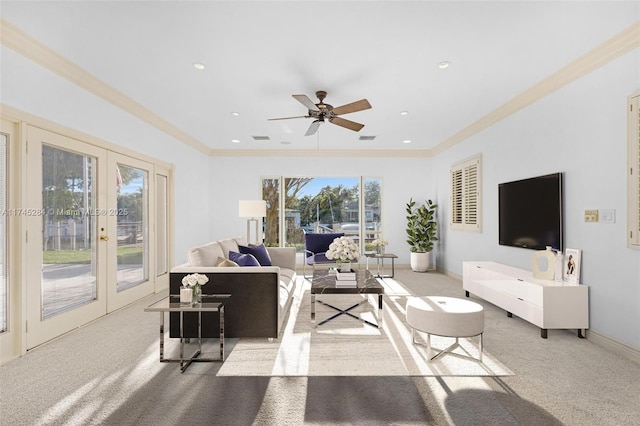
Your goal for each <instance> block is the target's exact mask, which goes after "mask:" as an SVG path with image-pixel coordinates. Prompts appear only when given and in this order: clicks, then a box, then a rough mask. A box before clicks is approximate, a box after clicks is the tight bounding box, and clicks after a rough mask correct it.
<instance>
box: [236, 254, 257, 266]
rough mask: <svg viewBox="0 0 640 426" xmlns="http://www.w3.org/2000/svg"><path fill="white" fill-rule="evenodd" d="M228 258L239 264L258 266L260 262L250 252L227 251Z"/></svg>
mask: <svg viewBox="0 0 640 426" xmlns="http://www.w3.org/2000/svg"><path fill="white" fill-rule="evenodd" d="M229 260H233V261H234V262H236V263H237V264H238V265H240V266H260V262H258V259H256V258H255V257H254V256H253V255H252V254H243V253H238V252H236V251H229Z"/></svg>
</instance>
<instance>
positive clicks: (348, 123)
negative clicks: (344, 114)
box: [329, 117, 364, 132]
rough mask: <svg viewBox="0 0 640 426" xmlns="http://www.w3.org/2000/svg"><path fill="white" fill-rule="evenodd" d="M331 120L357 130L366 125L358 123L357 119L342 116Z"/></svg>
mask: <svg viewBox="0 0 640 426" xmlns="http://www.w3.org/2000/svg"><path fill="white" fill-rule="evenodd" d="M329 122H331V123H333V124H337V125H338V126H341V127H344V128H346V129H349V130H353V131H355V132H359V131H360V129H362V128H363V127H364V124H360V123H356V122H355V121H351V120H345V119H344V118H341V117H333V118H332V119H331V120H329Z"/></svg>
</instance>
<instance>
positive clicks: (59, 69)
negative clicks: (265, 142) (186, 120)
mask: <svg viewBox="0 0 640 426" xmlns="http://www.w3.org/2000/svg"><path fill="white" fill-rule="evenodd" d="M0 43H2V44H3V45H4V46H6V47H7V48H9V49H11V50H13V51H15V52H16V53H18V54H20V55H22V56H24V57H26V58H28V59H31V60H32V61H34V62H36V63H38V64H40V65H41V66H43V67H45V68H47V69H49V70H51V71H52V72H54V73H56V74H58V75H60V76H62V77H63V78H66V79H67V80H69V81H71V82H72V83H74V84H76V85H78V86H79V87H81V88H83V89H84V90H86V91H88V92H90V93H93V94H94V95H96V96H98V97H101V98H102V99H105V100H106V101H108V102H110V103H112V104H113V105H115V106H117V107H118V108H121V109H122V110H124V111H127V112H129V113H131V114H132V115H134V116H136V117H138V118H139V119H141V120H143V121H144V122H146V123H148V124H150V125H151V126H153V127H156V128H157V129H159V130H161V131H162V132H164V133H166V134H168V135H170V136H172V137H174V138H176V139H177V140H179V141H181V142H183V143H184V144H186V145H188V146H190V147H192V148H194V149H196V150H198V151H200V152H202V153H204V154H206V155H209V156H212V157H255V156H261V157H309V156H313V157H396V158H400V157H433V156H437V155H439V154H440V153H442V152H444V151H446V150H448V149H449V148H451V147H453V146H455V145H457V144H459V143H461V142H463V141H465V140H467V139H468V138H470V137H472V136H474V135H476V134H478V133H480V132H482V131H483V130H485V129H487V128H489V127H491V126H493V125H494V124H496V123H498V122H499V121H501V120H504V119H505V118H507V117H508V116H510V115H512V114H514V113H516V112H518V111H520V110H521V109H523V108H526V107H527V106H529V105H531V104H533V103H534V102H537V101H538V100H540V99H542V98H543V97H545V96H547V95H548V94H550V93H553V92H555V91H557V90H559V89H560V88H562V87H564V86H566V85H567V84H570V83H572V82H573V81H576V80H578V79H580V78H582V77H584V76H585V75H587V74H589V73H590V72H592V71H594V70H596V69H598V68H600V67H602V66H604V65H606V64H608V63H609V62H611V61H613V60H615V59H617V58H618V57H620V56H622V55H624V54H626V53H628V52H630V51H631V50H633V49H636V48H638V47H639V46H640V21H638V22H636V23H634V24H633V25H631V26H630V27H628V28H627V29H625V30H624V31H622V32H620V33H619V34H617V35H615V36H613V37H612V38H610V39H608V40H606V41H605V42H604V43H602V44H600V45H599V46H597V47H596V48H594V49H592V50H591V51H589V52H587V53H586V54H584V55H583V56H581V57H579V58H578V59H576V60H575V61H573V62H571V63H569V64H568V65H567V66H565V67H564V68H561V69H560V70H558V71H556V72H555V73H553V74H551V75H550V76H548V77H547V78H545V79H544V80H542V81H540V82H539V83H537V84H535V85H533V86H532V87H530V88H529V89H527V90H525V91H524V92H522V93H520V94H519V95H517V96H516V97H514V98H512V99H511V100H510V101H508V102H506V103H505V104H503V105H501V106H500V107H498V108H496V109H495V110H493V111H492V112H490V113H489V114H487V115H485V116H484V117H482V118H480V119H479V120H477V121H475V122H473V123H471V124H469V125H468V126H466V127H465V128H463V129H462V130H460V131H459V132H457V133H455V134H454V135H452V136H450V137H449V138H447V139H445V140H444V141H442V142H441V143H439V144H438V145H437V146H435V147H434V148H431V149H427V150H411V151H409V150H407V151H405V150H362V151H359V150H285V149H274V150H265V149H262V150H253V149H252V150H234V149H231V150H220V149H212V148H210V147H209V146H207V145H205V144H203V143H202V142H200V141H199V140H197V139H195V138H194V137H192V136H190V135H188V134H187V133H186V132H184V131H182V130H180V129H178V128H177V127H176V126H174V125H173V124H171V123H169V122H168V121H166V120H165V119H163V118H162V117H160V116H158V115H157V114H155V113H153V112H152V111H150V110H149V109H147V108H145V107H144V106H143V105H141V104H139V103H138V102H136V101H134V100H133V99H131V98H129V97H127V96H126V95H124V94H122V93H120V92H119V91H117V90H116V89H114V88H113V87H111V86H109V85H108V84H106V83H104V82H103V81H101V80H99V79H97V78H96V77H94V76H93V75H92V74H90V73H88V72H87V71H85V70H84V69H82V68H80V67H79V66H77V65H76V64H74V63H72V62H71V61H69V60H67V59H65V58H64V57H62V56H61V55H60V54H58V53H57V52H55V51H53V50H52V49H50V48H48V47H47V46H45V45H43V44H42V43H40V42H39V41H37V40H36V39H34V38H32V37H30V36H29V35H28V34H26V33H24V32H23V31H21V30H20V29H18V28H17V27H15V26H14V25H12V24H10V23H8V22H7V21H5V20H4V19H1V18H0Z"/></svg>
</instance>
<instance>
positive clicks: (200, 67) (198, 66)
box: [193, 62, 205, 71]
mask: <svg viewBox="0 0 640 426" xmlns="http://www.w3.org/2000/svg"><path fill="white" fill-rule="evenodd" d="M193 67H194V68H195V69H197V70H200V71H202V70H203V69H204V68H205V67H204V64H201V63H200V62H194V63H193Z"/></svg>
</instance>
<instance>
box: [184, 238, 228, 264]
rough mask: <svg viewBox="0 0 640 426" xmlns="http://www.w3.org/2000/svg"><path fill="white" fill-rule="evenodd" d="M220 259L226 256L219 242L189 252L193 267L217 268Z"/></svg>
mask: <svg viewBox="0 0 640 426" xmlns="http://www.w3.org/2000/svg"><path fill="white" fill-rule="evenodd" d="M219 257H225V255H224V253H223V251H222V247H221V246H220V244H218V243H217V242H212V243H209V244H205V245H203V246H199V247H194V248H191V249H189V251H188V252H187V258H188V259H189V264H191V266H216V262H217V260H218V258H219Z"/></svg>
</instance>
